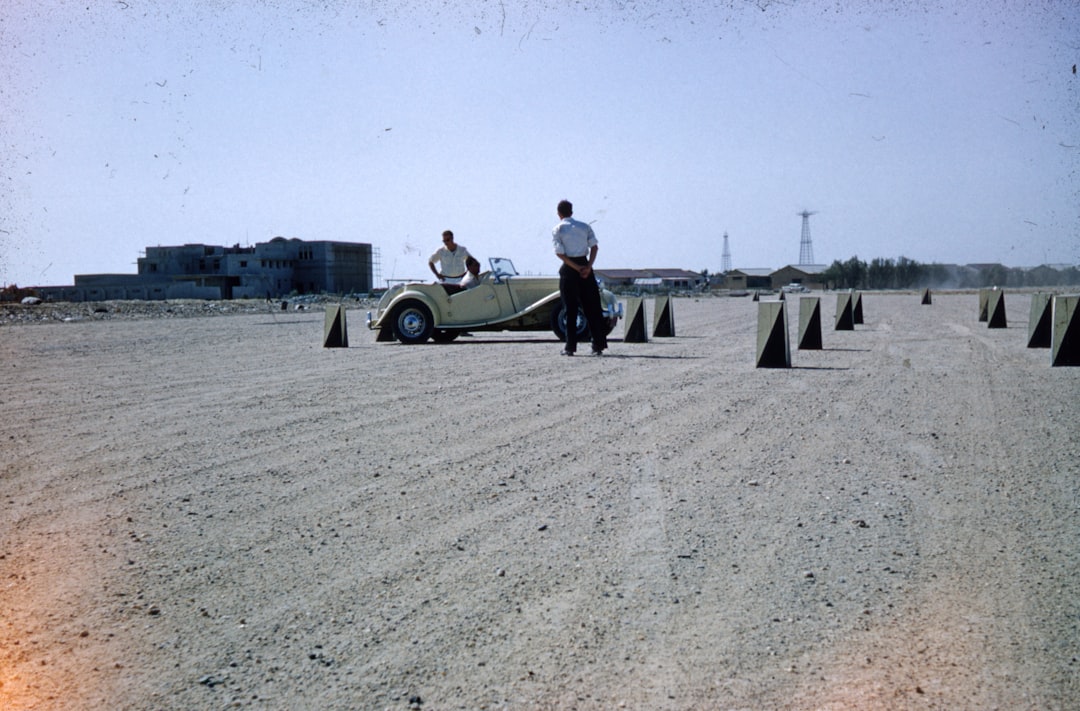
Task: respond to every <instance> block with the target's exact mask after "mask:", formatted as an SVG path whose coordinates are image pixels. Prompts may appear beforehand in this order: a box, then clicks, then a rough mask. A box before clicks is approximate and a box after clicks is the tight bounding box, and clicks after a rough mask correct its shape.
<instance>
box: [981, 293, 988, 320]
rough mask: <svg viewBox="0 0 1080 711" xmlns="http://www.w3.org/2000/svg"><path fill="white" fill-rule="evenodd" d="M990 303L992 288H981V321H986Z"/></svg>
mask: <svg viewBox="0 0 1080 711" xmlns="http://www.w3.org/2000/svg"><path fill="white" fill-rule="evenodd" d="M989 305H990V290H989V289H979V321H980V322H982V321H985V320H986V316H987V313H988V307H989Z"/></svg>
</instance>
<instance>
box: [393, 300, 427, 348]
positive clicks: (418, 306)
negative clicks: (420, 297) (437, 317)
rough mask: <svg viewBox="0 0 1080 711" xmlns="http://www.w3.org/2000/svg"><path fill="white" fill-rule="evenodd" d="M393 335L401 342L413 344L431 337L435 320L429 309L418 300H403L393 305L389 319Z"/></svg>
mask: <svg viewBox="0 0 1080 711" xmlns="http://www.w3.org/2000/svg"><path fill="white" fill-rule="evenodd" d="M391 323H392V324H393V328H394V335H395V336H397V339H398V340H399V341H401V342H402V343H406V344H409V345H415V344H417V343H424V342H425V341H427V339H429V338H431V334H432V332H433V331H434V330H435V322H434V321H433V320H432V318H431V309H429V308H428V307H427V306H425V305H424V304H423V303H421V302H419V301H413V300H409V301H404V302H402V303H400V304H398V305H397V306H395V307H394V315H393V318H392V319H391Z"/></svg>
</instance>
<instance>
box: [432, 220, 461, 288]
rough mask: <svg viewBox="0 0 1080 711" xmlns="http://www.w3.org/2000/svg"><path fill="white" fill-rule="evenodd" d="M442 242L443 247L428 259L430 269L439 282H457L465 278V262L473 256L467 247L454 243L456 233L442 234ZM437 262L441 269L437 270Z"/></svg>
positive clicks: (447, 232)
mask: <svg viewBox="0 0 1080 711" xmlns="http://www.w3.org/2000/svg"><path fill="white" fill-rule="evenodd" d="M442 241H443V246H442V247H439V248H438V249H437V250H435V254H433V255H431V257H429V258H428V268H429V269H431V273H432V274H434V275H435V278H436V279H438V280H439V281H444V282H446V281H448V282H457V281H458V280H459V279H461V277H463V276H465V272H466V269H465V260H466V259H468V258H469V257H471V256H472V255H471V254H469V250H468V249H466V248H465V245H461V244H457V243H455V242H454V233H453V232H451V231H450V230H446V231H445V232H443V233H442ZM435 262H438V263H439V269H436V268H435Z"/></svg>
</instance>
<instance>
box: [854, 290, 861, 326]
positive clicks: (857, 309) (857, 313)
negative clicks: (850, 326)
mask: <svg viewBox="0 0 1080 711" xmlns="http://www.w3.org/2000/svg"><path fill="white" fill-rule="evenodd" d="M851 322H852V323H862V322H863V318H862V292H861V291H856V292H854V293H852V295H851Z"/></svg>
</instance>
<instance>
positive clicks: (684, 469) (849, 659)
mask: <svg viewBox="0 0 1080 711" xmlns="http://www.w3.org/2000/svg"><path fill="white" fill-rule="evenodd" d="M1006 304H1007V308H1008V314H1009V321H1008V328H1006V329H995V330H992V329H988V328H987V327H986V324H985V323H979V322H978V321H977V318H976V317H977V297H976V295H975V294H973V293H969V294H940V295H939V294H935V296H934V302H933V304H932V305H930V306H922V305H920V303H919V298H918V295H916V294H889V295H882V294H874V293H867V294H865V296H864V309H865V323H864V324H863V325H860V326H857V327H856V330H855V331H852V332H836V331H833V330H832V328H831V324H832V314H833V310H834V306H835V296H834V295H831V294H827V295H824V296H823V297H822V312H823V317H824V321H825V330H824V332H823V336H824V345H825V348H824V349H823V350H821V351H799V350H796V349H795V348H794V338H795V334H796V329H797V319H798V311H797V305H796V300H795V299H792V300H791V301H789V307H788V314H789V320H790V332H791V336H792V339H793V349H792V359H793V364H794V366H795V367H793V368H790V369H757V368H755V367H754V352H755V344H756V314H757V304H755V303H753V302H752V301H751V300H750V299H748V298H742V299H738V298H703V299H677V300H676V301H675V304H674V307H675V323H676V337H674V338H664V339H652V340H650V341H649V342H648V343H623V342H621V341H620V340H618V339H616V340H614V342H613V343H612V347H611V349H610V351H609V355H608V356H607V357H604V358H598V359H597V358H588V357H581V356H579V357H577V358H574V359H568V358H561V357H560V356H559V355H558V353H559V349H560V346H559V344H558V342H557V341H556V340H554V338H553V337H552V336H551V335H550V334H547V333H534V334H518V335H509V334H476V335H475V336H474V337H471V338H461V339H459V340H458V341H456V342H454V343H452V344H449V345H442V346H438V345H426V346H412V347H409V346H402V345H399V344H396V343H376V342H375V339H374V336H373V334H371V333H369V332H367V331H366V330H365V329H364V328H363V311H361V310H351V311H349V312H348V315H349V320H348V326H349V335H350V340H351V347H350V348H347V349H324V348H323V347H322V329H323V316H322V313H321V311H318V310H312V311H305V312H281V311H275V310H274V309H273V308H271V307H267V310H266V312H265V313H254V314H237V315H229V316H221V317H213V318H211V317H198V318H178V319H165V318H159V319H130V320H111V321H110V320H105V321H101V322H96V321H95V320H93V319H84V320H81V321H75V322H71V323H61V322H51V323H38V324H34V323H29V324H17V325H9V326H4V327H0V403H2V408H3V426H2V429H0V437H2V441H3V446H2V448H0V496H2V498H0V501H2V504H3V516H2V518H0V707H2V708H4V709H50V710H51V709H65V710H66V709H224V708H255V709H410V708H412V709H425V710H433V709H618V708H626V709H680V710H681V709H788V708H791V709H950V710H955V709H980V710H985V709H1002V710H1006V709H1008V710H1014V709H1038V710H1049V709H1076V708H1080V702H1078V701H1077V700H1078V699H1080V424H1078V423H1080V368H1051V367H1050V365H1049V352H1048V351H1047V350H1045V349H1041V350H1036V349H1028V348H1026V347H1025V345H1026V339H1027V318H1028V297H1027V296H1025V295H1012V294H1010V295H1008V297H1007V300H1006ZM648 317H649V319H650V320H651V318H652V310H651V302H649V311H648ZM621 329H622V326H621V325H620V327H619V330H618V331H617V332H616V335H621V333H622V331H621Z"/></svg>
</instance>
